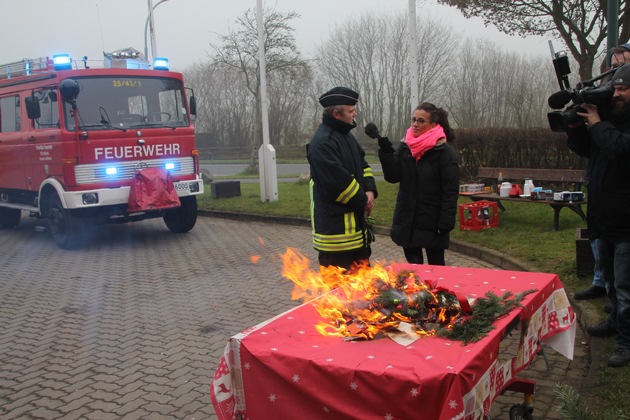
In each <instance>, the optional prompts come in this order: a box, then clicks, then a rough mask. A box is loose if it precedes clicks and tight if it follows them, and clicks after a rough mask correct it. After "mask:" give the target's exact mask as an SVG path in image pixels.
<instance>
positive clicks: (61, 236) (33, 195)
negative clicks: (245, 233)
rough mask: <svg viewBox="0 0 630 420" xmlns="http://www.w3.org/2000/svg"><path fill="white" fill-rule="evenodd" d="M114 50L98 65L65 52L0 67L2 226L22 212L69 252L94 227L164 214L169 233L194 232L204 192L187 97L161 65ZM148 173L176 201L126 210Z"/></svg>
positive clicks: (176, 76)
mask: <svg viewBox="0 0 630 420" xmlns="http://www.w3.org/2000/svg"><path fill="white" fill-rule="evenodd" d="M119 51H122V53H120V52H117V53H113V54H105V59H104V61H103V62H102V63H99V64H100V66H99V68H96V66H94V65H93V63H91V62H89V63H88V61H87V58H85V57H84V59H83V60H79V61H75V60H73V59H71V57H69V56H68V55H63V54H62V55H55V56H52V58H48V57H45V58H38V59H24V60H22V61H18V62H15V63H10V64H5V65H2V66H0V227H1V228H5V229H6V228H12V227H15V226H17V225H18V224H19V222H20V219H21V216H22V212H23V211H24V212H27V213H28V214H30V215H31V216H35V217H38V218H41V219H44V220H46V221H47V225H48V230H49V231H50V232H51V234H52V237H53V238H54V240H55V241H56V242H57V244H58V245H59V246H60V247H62V248H73V247H75V246H77V245H78V244H80V243H81V242H82V238H83V236H84V233H85V232H86V231H89V229H85V228H86V227H88V226H92V225H96V224H104V223H115V222H127V221H137V220H143V219H147V218H155V217H163V218H164V222H165V224H166V226H167V227H168V229H170V230H171V231H173V232H188V231H189V230H191V229H192V228H193V227H194V225H195V222H196V220H197V200H196V196H197V195H198V194H203V191H204V187H203V180H202V178H201V173H200V172H201V171H200V168H199V158H198V152H197V150H196V149H195V144H194V142H195V140H194V127H193V123H192V121H191V115H194V114H195V108H196V106H195V98H194V95H193V94H192V90H190V89H188V88H185V87H184V82H183V78H182V75H181V74H180V73H176V72H171V71H169V70H168V64H167V63H168V62H167V60H164V59H156V60H155V61H154V63H153V66H152V67H151V66H150V65H149V64H148V62H146V61H145V60H144V59H142V58H141V56H134V55H133V53H131V54H130V53H128V51H126V50H119ZM188 92H191V95H190V96H189V95H187V93H188ZM149 168H153V169H154V170H155V168H160V169H158V170H157V171H158V172H156V173H158V174H160V178H164V179H161V180H162V181H164V180H165V181H166V185H167V187H166V189H167V190H169V189H170V193H171V194H173V190H174V195H175V199H176V200H177V201H178V202H177V203H176V204H173V205H172V206H171V207H167V208H159V206H155V207H151V206H147V207H146V208H140V209H138V208H137V206H135V207H134V208H133V209H132V208H130V207H129V196H130V190H131V189H132V188H133V187H134V184H133V183H134V179H136V178H137V177H138V174H140V173H142V172H143V171H145V172H146V170H147V169H149ZM154 172H155V171H154ZM162 174H164V176H162ZM145 187H146V186H145ZM150 188H153V187H152V186H149V189H150ZM145 190H146V188H145ZM145 192H146V191H145Z"/></svg>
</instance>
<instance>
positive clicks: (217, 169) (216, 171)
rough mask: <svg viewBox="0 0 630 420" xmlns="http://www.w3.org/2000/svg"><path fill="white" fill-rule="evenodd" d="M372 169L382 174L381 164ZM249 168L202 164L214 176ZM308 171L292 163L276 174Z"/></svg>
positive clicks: (297, 173)
mask: <svg viewBox="0 0 630 420" xmlns="http://www.w3.org/2000/svg"><path fill="white" fill-rule="evenodd" d="M370 166H371V167H372V170H374V171H377V172H380V171H382V169H381V164H380V163H378V164H373V165H370ZM246 167H247V165H246V164H236V163H235V164H228V163H226V164H223V163H217V164H214V163H213V164H207V163H203V164H201V169H207V170H208V171H210V173H211V174H212V175H213V176H232V175H237V174H240V173H241V172H243V171H244V170H245V168H246ZM306 171H308V164H298V163H291V164H284V163H283V164H279V165H276V173H277V175H278V176H282V175H300V174H303V173H305V172H306Z"/></svg>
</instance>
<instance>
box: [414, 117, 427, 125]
mask: <svg viewBox="0 0 630 420" xmlns="http://www.w3.org/2000/svg"><path fill="white" fill-rule="evenodd" d="M425 122H427V120H425V119H424V118H416V117H411V124H413V123H418V124H424V123H425Z"/></svg>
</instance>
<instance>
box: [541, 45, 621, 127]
mask: <svg viewBox="0 0 630 420" xmlns="http://www.w3.org/2000/svg"><path fill="white" fill-rule="evenodd" d="M552 57H553V67H554V70H555V71H556V76H557V78H558V83H559V84H560V89H561V90H560V91H558V92H556V93H554V94H552V95H551V96H550V97H549V99H547V103H548V104H549V107H550V108H553V109H561V108H563V107H564V106H565V105H566V104H568V103H569V102H573V103H572V104H571V105H570V106H569V107H567V108H566V109H565V110H564V111H552V112H549V113H547V119H548V120H549V127H550V128H551V130H552V131H558V132H564V131H566V130H567V128H568V126H569V124H571V123H574V122H578V121H581V120H582V117H580V116H579V115H578V114H577V113H578V112H581V111H583V108H580V105H581V104H584V103H587V104H593V105H597V108H598V110H599V112H600V115H602V112H603V113H604V114H605V113H606V112H607V110H608V109H609V108H610V104H611V99H612V96H613V93H614V92H615V89H614V88H613V86H612V84H611V83H610V80H607V81H606V82H601V83H600V84H599V85H598V86H595V82H597V81H599V80H601V79H603V78H605V77H606V76H608V75H609V74H611V73H614V72H615V71H617V70H618V69H610V70H608V71H606V72H604V73H602V74H600V75H599V76H597V77H594V78H593V79H590V80H587V81H584V82H580V83H578V84H577V86H576V87H575V89H570V88H569V79H568V77H567V76H568V75H569V73H571V69H570V68H569V57H567V55H566V53H564V52H558V53H553V52H552ZM602 118H603V116H602Z"/></svg>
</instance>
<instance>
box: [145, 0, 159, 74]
mask: <svg viewBox="0 0 630 420" xmlns="http://www.w3.org/2000/svg"><path fill="white" fill-rule="evenodd" d="M147 1H148V2H149V32H150V34H151V58H152V59H153V58H155V56H156V55H157V46H156V45H155V22H154V21H153V0H147ZM145 58H146V59H147V61H149V63H150V62H151V60H149V59H148V57H145Z"/></svg>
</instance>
